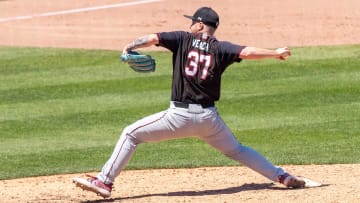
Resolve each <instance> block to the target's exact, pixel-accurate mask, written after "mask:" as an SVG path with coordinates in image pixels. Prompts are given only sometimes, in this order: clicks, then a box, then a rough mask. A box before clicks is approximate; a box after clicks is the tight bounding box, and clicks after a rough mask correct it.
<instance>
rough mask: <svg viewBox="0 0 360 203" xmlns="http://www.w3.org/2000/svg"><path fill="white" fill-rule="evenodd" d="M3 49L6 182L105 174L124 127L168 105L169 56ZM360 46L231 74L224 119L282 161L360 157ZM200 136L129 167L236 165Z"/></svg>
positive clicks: (301, 54) (157, 148)
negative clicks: (148, 62) (142, 63)
mask: <svg viewBox="0 0 360 203" xmlns="http://www.w3.org/2000/svg"><path fill="white" fill-rule="evenodd" d="M151 55H153V56H154V57H155V59H156V60H157V64H158V67H157V71H156V72H155V73H151V74H139V73H136V72H134V71H132V70H131V69H130V68H128V67H127V66H126V64H124V63H121V62H119V59H118V58H119V52H117V51H100V50H79V49H49V48H46V49H45V48H16V47H0V157H1V159H0V179H9V178H17V177H27V176H38V175H48V174H57V173H75V172H85V171H95V170H96V171H98V170H100V169H101V167H102V165H103V164H104V163H105V161H106V160H107V159H108V158H109V156H110V154H111V152H112V150H113V147H114V145H115V143H116V142H117V140H118V137H119V134H120V132H121V130H122V128H124V127H125V126H127V125H128V124H131V123H132V122H134V121H136V120H138V119H140V118H142V117H143V116H146V115H150V114H153V113H156V112H158V111H161V110H164V109H166V108H167V107H168V101H169V98H170V89H171V56H170V54H169V53H167V52H154V53H151ZM359 67H360V45H352V46H333V47H330V46H328V47H306V48H301V47H297V48H293V56H292V57H291V58H290V59H289V60H287V61H285V62H282V61H276V60H262V61H243V62H242V63H240V64H233V65H232V66H231V67H229V69H228V70H227V71H226V72H225V74H224V76H223V84H222V99H221V101H220V102H218V103H217V107H218V110H219V112H220V114H221V115H222V118H223V119H224V120H225V122H226V123H227V124H228V125H229V127H230V128H231V129H232V131H233V132H234V134H236V136H237V138H238V140H239V141H240V142H241V143H243V144H244V145H248V146H251V147H253V148H254V149H256V150H258V151H259V152H260V153H262V154H264V155H265V156H266V157H267V158H268V159H270V160H271V161H272V162H274V163H275V164H335V163H359V162H360V151H359V150H358V146H360V136H359V135H360V125H359V123H360V69H359ZM236 164H237V163H236V162H234V161H232V160H229V159H228V158H227V157H225V156H224V155H222V154H220V153H219V152H217V151H215V150H214V149H212V148H211V147H209V146H208V145H206V144H204V143H203V142H201V141H199V140H198V139H196V138H188V139H181V140H172V141H166V142H160V143H151V144H143V145H140V146H139V147H138V150H137V152H136V154H135V156H134V157H133V159H132V160H131V161H130V163H129V165H128V167H127V169H143V168H175V167H198V166H223V165H236Z"/></svg>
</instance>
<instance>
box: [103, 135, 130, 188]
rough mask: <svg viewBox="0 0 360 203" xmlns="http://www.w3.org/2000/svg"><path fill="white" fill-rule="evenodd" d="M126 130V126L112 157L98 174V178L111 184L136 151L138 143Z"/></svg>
mask: <svg viewBox="0 0 360 203" xmlns="http://www.w3.org/2000/svg"><path fill="white" fill-rule="evenodd" d="M126 132H127V130H126V128H125V130H124V131H123V133H122V135H121V136H120V139H119V141H118V142H117V144H116V146H115V149H114V151H113V153H112V155H111V156H110V159H109V160H108V161H107V162H106V163H105V165H104V166H103V168H102V169H101V172H100V173H99V174H98V175H97V178H98V179H99V180H101V181H102V182H103V183H105V184H110V183H112V182H114V181H115V178H116V177H117V176H118V175H119V174H120V171H121V170H122V169H123V168H124V167H125V166H126V165H127V163H128V162H129V160H130V159H131V157H132V156H133V154H134V152H135V149H136V146H137V143H136V142H135V141H134V139H133V138H132V137H130V136H128V135H127V134H126Z"/></svg>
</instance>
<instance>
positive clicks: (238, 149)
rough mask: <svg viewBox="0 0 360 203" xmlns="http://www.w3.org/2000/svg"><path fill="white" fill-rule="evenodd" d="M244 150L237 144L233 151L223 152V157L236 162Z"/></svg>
mask: <svg viewBox="0 0 360 203" xmlns="http://www.w3.org/2000/svg"><path fill="white" fill-rule="evenodd" d="M245 150H246V147H245V146H243V145H241V144H239V145H238V146H237V147H236V148H235V149H232V150H230V151H226V152H224V154H225V156H227V157H229V158H231V159H235V160H237V159H238V157H239V155H240V154H241V153H242V152H244V151H245Z"/></svg>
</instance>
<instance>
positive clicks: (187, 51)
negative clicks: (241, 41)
mask: <svg viewBox="0 0 360 203" xmlns="http://www.w3.org/2000/svg"><path fill="white" fill-rule="evenodd" d="M157 35H158V38H159V46H162V47H165V48H167V49H169V50H170V51H171V52H172V53H173V56H172V62H173V81H172V93H171V100H172V101H179V102H185V103H196V104H202V105H207V106H209V105H213V104H214V102H215V101H217V100H219V98H220V84H221V75H222V73H223V72H224V71H225V69H226V68H227V67H228V66H229V65H231V64H232V63H234V62H240V61H241V59H239V53H240V52H241V50H242V49H243V48H244V46H239V45H236V44H232V43H230V42H225V41H218V40H217V39H216V38H215V37H214V36H209V35H207V34H204V33H197V34H193V33H188V32H184V31H175V32H161V33H158V34H157Z"/></svg>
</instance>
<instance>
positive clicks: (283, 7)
mask: <svg viewBox="0 0 360 203" xmlns="http://www.w3.org/2000/svg"><path fill="white" fill-rule="evenodd" d="M124 2H129V1H124V0H120V1H115V0H102V1H91V0H77V1H72V0H62V1H53V0H42V1H41V3H40V2H39V1H36V0H21V1H20V0H9V1H0V11H1V12H0V45H10V46H39V47H65V48H86V49H111V50H119V53H120V51H121V49H122V47H123V46H124V45H125V44H126V43H128V42H130V41H131V40H133V39H134V38H135V37H138V36H141V35H145V34H148V33H155V32H159V31H170V30H188V28H189V25H190V22H189V21H188V20H187V19H186V18H183V17H182V15H183V14H190V15H191V14H193V12H194V11H195V10H196V9H197V8H198V7H200V6H203V5H206V6H211V7H213V8H214V9H215V10H216V11H218V13H219V15H220V27H219V30H218V31H217V33H216V36H217V38H218V39H220V40H228V41H232V42H235V43H238V44H242V45H250V46H257V47H266V48H274V47H280V46H289V47H292V46H313V45H339V44H360V34H359V33H360V1H359V0H343V1H334V0H302V1H293V0H283V1H276V0H269V1H261V3H259V2H256V3H254V1H250V0H222V1H209V0H200V1H196V2H194V1H190V0H163V1H156V2H153V3H147V4H140V5H134V6H127V7H114V8H109V9H99V10H92V11H91V10H89V11H85V12H78V13H67V14H61V15H40V14H46V13H47V14H49V12H52V13H54V12H57V11H65V10H67V11H68V10H71V9H78V8H89V7H99V6H102V5H104V4H106V5H114V4H119V3H124ZM259 4H260V5H259ZM24 16H27V19H25V18H24ZM16 17H18V18H17V19H15V18H16ZM19 17H23V18H22V19H21V18H19ZM6 19H7V20H6ZM114 136H117V135H114ZM114 144H115V143H114ZM79 161H81V160H79ZM104 161H105V160H104ZM284 167H285V168H286V169H287V170H288V171H289V172H291V173H294V174H299V175H301V176H304V177H308V178H311V179H314V180H316V181H320V182H322V183H324V184H325V186H324V187H318V188H310V189H298V190H292V189H286V188H284V187H283V186H282V185H279V184H276V183H275V184H274V183H271V182H270V181H268V180H267V179H265V178H264V177H262V176H260V175H258V174H257V173H255V172H253V171H251V170H249V169H248V168H245V167H212V168H196V169H161V170H135V171H131V170H126V171H124V172H123V173H122V174H121V175H120V176H119V177H118V179H117V182H116V183H115V191H114V192H113V194H112V198H110V199H105V200H104V199H102V198H100V197H97V196H96V195H94V194H92V193H88V192H83V191H81V190H80V189H79V188H75V185H74V184H72V181H71V180H72V178H73V177H76V176H84V174H66V175H55V176H47V177H31V178H24V179H14V180H3V181H0V195H1V202H359V201H360V193H359V191H360V186H359V184H358V183H359V182H360V179H359V177H360V165H359V164H344V165H307V166H284ZM92 174H93V175H94V174H96V172H94V173H92Z"/></svg>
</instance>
